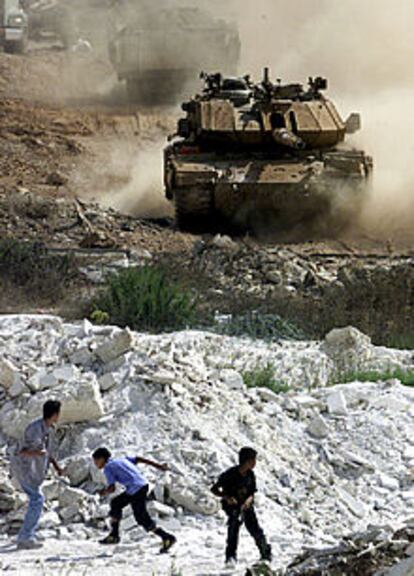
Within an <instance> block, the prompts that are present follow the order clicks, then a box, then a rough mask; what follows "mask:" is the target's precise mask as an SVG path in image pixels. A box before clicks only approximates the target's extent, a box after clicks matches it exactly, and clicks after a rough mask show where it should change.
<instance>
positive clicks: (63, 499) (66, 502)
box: [58, 484, 86, 508]
mask: <svg viewBox="0 0 414 576" xmlns="http://www.w3.org/2000/svg"><path fill="white" fill-rule="evenodd" d="M85 499H86V495H85V492H84V491H83V490H79V489H78V488H71V487H70V486H65V485H63V484H61V485H60V490H59V496H58V501H59V506H60V507H61V508H66V507H68V506H71V505H75V506H77V508H79V507H80V506H81V505H82V504H84V502H85Z"/></svg>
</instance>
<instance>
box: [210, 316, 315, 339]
mask: <svg viewBox="0 0 414 576" xmlns="http://www.w3.org/2000/svg"><path fill="white" fill-rule="evenodd" d="M213 330H214V331H215V332H219V333H220V334H224V335H226V336H248V337H249V338H252V339H253V340H255V339H260V340H266V341H269V342H272V341H276V340H280V339H287V340H304V339H305V337H306V336H305V334H304V333H303V332H302V330H300V329H299V328H298V327H297V326H295V325H294V324H292V323H291V322H290V321H288V320H285V319H283V318H281V317H280V316H279V315H278V314H265V313H261V312H257V311H251V312H248V313H247V314H244V315H242V316H234V317H231V318H229V319H228V320H225V321H224V322H223V321H221V322H216V324H215V325H214V327H213Z"/></svg>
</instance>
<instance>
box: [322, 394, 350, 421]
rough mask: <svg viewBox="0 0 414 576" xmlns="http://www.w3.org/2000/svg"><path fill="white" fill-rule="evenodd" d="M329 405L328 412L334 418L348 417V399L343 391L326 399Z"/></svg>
mask: <svg viewBox="0 0 414 576" xmlns="http://www.w3.org/2000/svg"><path fill="white" fill-rule="evenodd" d="M326 402H327V405H328V412H329V414H332V415H334V416H346V414H347V413H348V406H347V404H346V399H345V396H344V395H343V393H342V392H341V390H335V391H334V392H332V393H331V394H329V396H328V397H327V399H326Z"/></svg>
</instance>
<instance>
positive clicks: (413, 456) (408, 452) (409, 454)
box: [403, 446, 414, 460]
mask: <svg viewBox="0 0 414 576" xmlns="http://www.w3.org/2000/svg"><path fill="white" fill-rule="evenodd" d="M403 458H404V460H414V446H407V448H406V449H405V450H404V453H403Z"/></svg>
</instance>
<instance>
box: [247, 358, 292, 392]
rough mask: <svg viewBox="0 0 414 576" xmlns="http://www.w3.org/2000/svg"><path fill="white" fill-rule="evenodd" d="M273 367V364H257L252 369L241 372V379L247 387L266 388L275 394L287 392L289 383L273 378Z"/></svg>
mask: <svg viewBox="0 0 414 576" xmlns="http://www.w3.org/2000/svg"><path fill="white" fill-rule="evenodd" d="M274 374H275V368H274V366H273V364H271V363H267V364H266V366H257V367H256V368H254V369H253V370H250V371H247V372H244V373H243V380H244V383H245V385H246V386H247V387H248V388H268V389H269V390H272V392H274V393H275V394H281V393H283V392H288V390H289V385H288V384H285V383H283V382H278V381H277V380H275V376H274Z"/></svg>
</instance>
